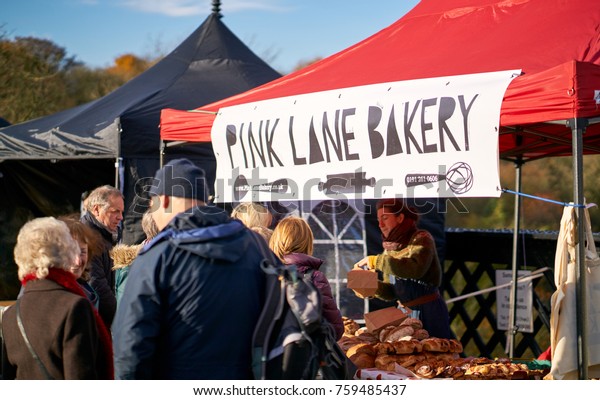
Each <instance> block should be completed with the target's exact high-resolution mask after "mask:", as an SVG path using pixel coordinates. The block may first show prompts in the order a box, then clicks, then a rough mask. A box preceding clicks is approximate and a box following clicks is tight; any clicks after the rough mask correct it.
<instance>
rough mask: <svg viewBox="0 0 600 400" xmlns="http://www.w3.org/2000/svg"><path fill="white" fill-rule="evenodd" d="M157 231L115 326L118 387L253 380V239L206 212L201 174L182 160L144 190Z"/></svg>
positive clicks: (135, 269)
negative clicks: (124, 382) (124, 383)
mask: <svg viewBox="0 0 600 400" xmlns="http://www.w3.org/2000/svg"><path fill="white" fill-rule="evenodd" d="M150 194H151V196H152V206H151V207H152V210H153V218H154V220H155V222H156V224H157V226H158V228H159V229H160V230H161V232H160V233H159V234H158V235H157V236H156V237H155V238H154V239H153V240H152V241H151V242H150V243H148V244H147V245H146V246H145V247H144V248H143V249H142V251H141V252H140V254H139V255H138V257H137V258H136V260H135V261H134V263H133V264H132V266H131V269H130V273H129V278H128V282H127V285H126V287H125V290H124V293H123V297H122V300H121V303H119V306H118V309H117V314H116V317H115V321H114V323H113V336H114V357H115V377H116V378H117V379H236V380H240V379H252V373H251V347H252V343H251V342H252V333H253V329H254V326H255V325H256V322H257V320H258V317H259V314H260V311H261V308H262V305H263V301H264V300H263V297H264V295H263V293H264V283H265V280H264V274H263V272H262V271H261V268H260V263H261V261H262V260H263V259H264V258H265V257H264V254H263V251H262V250H261V248H260V247H259V244H258V242H257V239H258V240H260V239H259V238H257V237H256V236H255V234H254V233H253V232H252V231H250V230H249V229H247V228H246V227H244V226H243V224H242V223H241V222H239V221H237V220H233V219H231V218H230V217H229V216H228V214H227V213H226V212H224V211H223V210H221V209H219V208H216V207H212V206H207V205H206V202H205V201H206V200H205V196H206V194H207V190H206V186H205V179H204V171H202V170H201V169H200V168H198V167H196V166H195V165H194V164H193V163H192V162H190V161H189V160H186V159H179V160H174V161H171V162H170V163H168V164H166V165H165V166H164V167H163V168H161V169H160V170H158V171H157V173H156V175H155V179H154V184H153V186H152V188H151V189H150Z"/></svg>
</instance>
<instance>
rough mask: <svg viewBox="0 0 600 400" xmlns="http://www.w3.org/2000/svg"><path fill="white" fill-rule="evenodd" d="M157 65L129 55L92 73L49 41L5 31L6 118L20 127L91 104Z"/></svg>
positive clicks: (0, 52) (1, 89)
mask: <svg viewBox="0 0 600 400" xmlns="http://www.w3.org/2000/svg"><path fill="white" fill-rule="evenodd" d="M154 62H155V61H150V60H147V59H144V58H140V57H136V56H133V55H124V56H121V57H119V58H117V59H116V60H115V66H113V67H109V68H106V69H90V68H88V67H86V66H85V65H84V64H83V63H81V62H79V61H77V60H76V59H75V57H73V56H68V55H67V52H66V50H65V49H64V48H62V47H60V46H58V45H56V44H55V43H53V42H51V41H49V40H46V39H38V38H34V37H17V38H15V39H12V40H11V39H9V38H7V37H6V35H5V34H4V33H3V32H2V31H1V30H0V76H1V77H2V79H0V116H2V117H3V118H4V119H6V120H8V121H10V122H11V123H13V124H16V123H19V122H24V121H28V120H31V119H34V118H38V117H43V116H46V115H50V114H54V113H56V112H59V111H62V110H66V109H69V108H73V107H75V106H78V105H81V104H84V103H88V102H90V101H92V100H95V99H98V98H100V97H103V96H105V95H107V94H108V93H110V92H112V91H113V90H115V89H116V88H118V87H120V86H122V85H123V84H124V83H126V82H127V81H128V80H129V79H131V78H133V77H135V76H137V75H138V74H140V73H141V72H143V71H145V70H146V69H147V68H148V67H150V66H151V65H152V63H154Z"/></svg>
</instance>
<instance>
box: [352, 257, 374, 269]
mask: <svg viewBox="0 0 600 400" xmlns="http://www.w3.org/2000/svg"><path fill="white" fill-rule="evenodd" d="M365 267H366V268H365ZM354 269H373V267H371V266H370V265H369V257H368V256H367V257H365V258H363V259H362V260H360V261H359V262H357V263H356V264H354Z"/></svg>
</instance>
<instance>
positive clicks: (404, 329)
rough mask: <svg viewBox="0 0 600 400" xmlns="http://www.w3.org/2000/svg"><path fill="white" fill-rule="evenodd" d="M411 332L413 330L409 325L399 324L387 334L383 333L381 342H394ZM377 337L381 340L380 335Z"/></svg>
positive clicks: (409, 334)
mask: <svg viewBox="0 0 600 400" xmlns="http://www.w3.org/2000/svg"><path fill="white" fill-rule="evenodd" d="M413 333H415V330H414V329H413V328H412V327H411V326H410V325H407V326H399V327H397V328H395V329H393V330H392V331H390V332H389V333H388V334H387V335H385V337H384V340H382V342H390V343H391V342H396V341H398V340H400V338H402V337H404V336H411V335H412V334H413ZM379 339H380V340H381V336H380V337H379Z"/></svg>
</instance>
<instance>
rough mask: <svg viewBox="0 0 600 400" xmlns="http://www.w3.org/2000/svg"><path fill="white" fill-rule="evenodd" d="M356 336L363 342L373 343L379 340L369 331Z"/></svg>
mask: <svg viewBox="0 0 600 400" xmlns="http://www.w3.org/2000/svg"><path fill="white" fill-rule="evenodd" d="M356 337H357V338H358V339H360V341H361V342H364V343H369V344H375V343H378V342H379V338H377V336H375V335H373V334H372V333H369V332H364V333H361V334H360V335H356Z"/></svg>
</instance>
